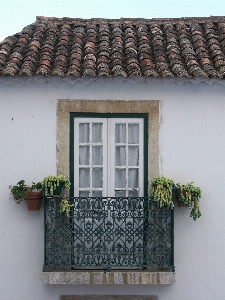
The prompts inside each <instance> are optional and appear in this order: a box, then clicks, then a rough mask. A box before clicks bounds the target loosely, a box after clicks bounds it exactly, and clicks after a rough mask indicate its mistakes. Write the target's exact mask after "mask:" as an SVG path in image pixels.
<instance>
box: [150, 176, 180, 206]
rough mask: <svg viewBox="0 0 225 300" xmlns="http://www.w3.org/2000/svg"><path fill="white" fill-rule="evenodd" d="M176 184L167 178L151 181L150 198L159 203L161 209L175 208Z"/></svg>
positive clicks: (157, 178)
mask: <svg viewBox="0 0 225 300" xmlns="http://www.w3.org/2000/svg"><path fill="white" fill-rule="evenodd" d="M174 187H175V185H174V182H173V181H172V180H171V179H169V178H166V177H156V178H153V179H152V181H151V187H150V197H151V199H152V200H153V201H156V202H158V203H159V207H164V206H169V207H170V208H174V204H173V193H174Z"/></svg>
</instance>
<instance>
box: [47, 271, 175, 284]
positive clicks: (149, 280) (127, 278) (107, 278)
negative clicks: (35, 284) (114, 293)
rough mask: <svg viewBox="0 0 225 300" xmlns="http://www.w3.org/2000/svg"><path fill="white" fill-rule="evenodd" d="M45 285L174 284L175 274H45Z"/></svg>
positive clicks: (80, 272) (132, 272)
mask: <svg viewBox="0 0 225 300" xmlns="http://www.w3.org/2000/svg"><path fill="white" fill-rule="evenodd" d="M42 282H43V283H44V284H173V283H174V282H175V274H174V273H173V272H148V271H142V272H140V271H127V272H125V271H121V272H118V271H116V272H115V271H111V272H103V271H71V272H57V271H53V272H43V273H42Z"/></svg>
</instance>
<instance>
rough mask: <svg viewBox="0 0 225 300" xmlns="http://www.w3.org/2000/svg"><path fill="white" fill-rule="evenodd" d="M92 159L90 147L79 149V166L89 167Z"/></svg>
mask: <svg viewBox="0 0 225 300" xmlns="http://www.w3.org/2000/svg"><path fill="white" fill-rule="evenodd" d="M89 159H90V147H89V146H80V147H79V164H80V165H89Z"/></svg>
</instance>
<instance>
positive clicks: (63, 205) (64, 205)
mask: <svg viewBox="0 0 225 300" xmlns="http://www.w3.org/2000/svg"><path fill="white" fill-rule="evenodd" d="M73 206H74V204H69V202H68V200H67V199H66V198H63V199H62V200H61V202H60V213H61V214H62V213H64V214H65V215H66V216H67V217H69V216H70V208H71V207H73Z"/></svg>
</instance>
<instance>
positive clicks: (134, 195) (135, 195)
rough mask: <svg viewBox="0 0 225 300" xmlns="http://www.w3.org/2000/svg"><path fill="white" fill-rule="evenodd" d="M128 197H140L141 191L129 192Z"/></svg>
mask: <svg viewBox="0 0 225 300" xmlns="http://www.w3.org/2000/svg"><path fill="white" fill-rule="evenodd" d="M128 197H139V191H129V192H128Z"/></svg>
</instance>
